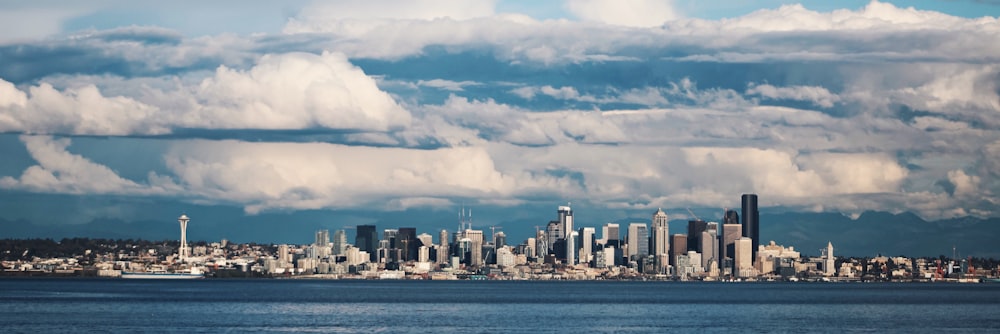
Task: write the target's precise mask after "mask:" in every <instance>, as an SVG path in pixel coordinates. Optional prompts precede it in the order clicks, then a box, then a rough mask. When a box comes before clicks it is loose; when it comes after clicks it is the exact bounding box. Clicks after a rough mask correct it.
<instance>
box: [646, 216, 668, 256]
mask: <svg viewBox="0 0 1000 334" xmlns="http://www.w3.org/2000/svg"><path fill="white" fill-rule="evenodd" d="M652 232H653V233H652V238H651V241H652V244H653V245H652V247H650V249H649V251H650V253H651V254H653V255H657V256H659V255H663V254H668V253H669V252H670V234H669V233H670V225H669V224H668V220H667V213H666V212H663V209H657V210H656V213H654V214H653V226H652Z"/></svg>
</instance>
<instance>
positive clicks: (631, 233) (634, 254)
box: [628, 223, 649, 259]
mask: <svg viewBox="0 0 1000 334" xmlns="http://www.w3.org/2000/svg"><path fill="white" fill-rule="evenodd" d="M646 255H649V231H648V230H647V229H646V224H643V223H631V224H629V225H628V257H629V259H638V258H641V257H645V256H646Z"/></svg>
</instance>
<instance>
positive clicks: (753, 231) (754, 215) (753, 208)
mask: <svg viewBox="0 0 1000 334" xmlns="http://www.w3.org/2000/svg"><path fill="white" fill-rule="evenodd" d="M741 202H742V209H743V212H742V214H743V226H742V227H743V236H744V237H747V238H750V240H751V243H752V246H753V248H752V251H753V257H754V258H756V257H757V246H759V245H760V212H759V211H758V210H757V195H756V194H743V196H742V201H741Z"/></svg>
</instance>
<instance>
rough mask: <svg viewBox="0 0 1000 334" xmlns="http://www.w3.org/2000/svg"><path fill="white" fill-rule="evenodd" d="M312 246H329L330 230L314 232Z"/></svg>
mask: <svg viewBox="0 0 1000 334" xmlns="http://www.w3.org/2000/svg"><path fill="white" fill-rule="evenodd" d="M314 245H316V246H318V247H325V246H328V245H330V230H319V231H316V242H315V243H314Z"/></svg>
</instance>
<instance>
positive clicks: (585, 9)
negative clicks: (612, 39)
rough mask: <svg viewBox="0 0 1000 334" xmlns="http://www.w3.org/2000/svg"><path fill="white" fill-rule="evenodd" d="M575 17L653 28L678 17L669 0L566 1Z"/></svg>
mask: <svg viewBox="0 0 1000 334" xmlns="http://www.w3.org/2000/svg"><path fill="white" fill-rule="evenodd" d="M566 8H567V9H568V10H569V11H570V12H571V13H573V15H576V16H577V17H579V18H581V19H584V20H590V21H597V22H603V23H608V24H615V25H623V26H636V27H653V26H658V25H661V24H663V23H664V22H666V21H669V20H673V19H675V18H677V17H679V16H680V15H679V13H678V12H677V9H676V8H674V6H673V1H670V0H567V1H566Z"/></svg>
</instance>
